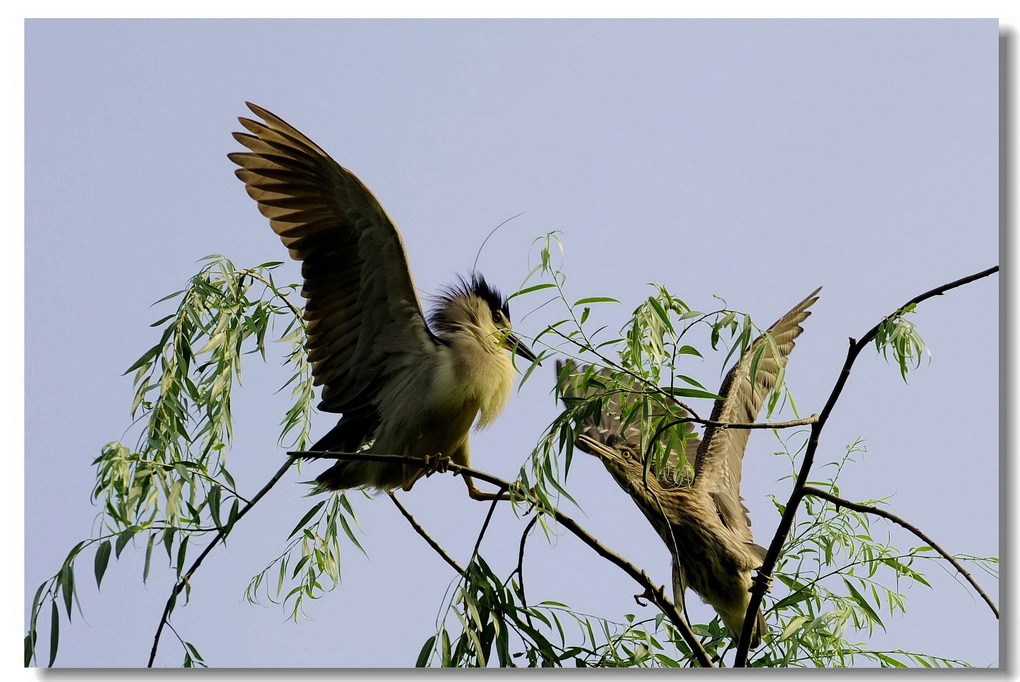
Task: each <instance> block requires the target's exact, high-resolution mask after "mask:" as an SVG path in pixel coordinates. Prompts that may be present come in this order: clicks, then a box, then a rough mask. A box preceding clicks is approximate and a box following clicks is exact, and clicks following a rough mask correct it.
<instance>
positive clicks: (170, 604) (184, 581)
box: [145, 461, 293, 668]
mask: <svg viewBox="0 0 1020 682" xmlns="http://www.w3.org/2000/svg"><path fill="white" fill-rule="evenodd" d="M292 464H293V461H288V462H287V463H286V464H284V465H283V466H282V467H280V469H279V470H278V471H277V472H276V473H275V474H273V477H272V478H271V479H269V482H268V483H266V484H265V485H264V486H263V487H262V490H260V491H259V492H258V493H257V494H256V495H255V497H253V498H251V501H250V502H248V504H246V505H245V506H244V507H242V508H241V510H240V511H238V513H237V516H236V517H235V518H234V523H237V522H238V521H240V520H241V518H242V517H243V516H244V515H245V514H247V513H248V512H249V511H250V510H251V508H252V507H254V506H255V505H256V504H258V501H259V500H261V499H262V498H263V497H264V496H265V494H266V493H268V492H269V491H270V490H271V489H272V488H273V486H274V485H276V483H277V481H279V480H280V479H281V478H283V475H284V474H285V473H287V470H288V469H290V467H291V465H292ZM231 528H233V524H230V525H229V526H224V527H223V528H221V529H220V532H219V533H217V534H216V537H214V538H213V539H212V541H211V542H210V543H209V544H208V545H207V546H206V548H205V549H204V550H203V551H202V553H201V554H199V555H198V558H197V559H195V562H194V563H193V564H191V568H189V569H188V572H187V573H185V574H184V575H183V576H182V577H181V579H180V580H179V581H178V582H177V585H176V586H174V589H173V591H172V592H171V593H170V598H169V599H167V601H166V606H165V607H164V608H163V616H162V617H161V618H160V619H159V627H157V628H156V636H155V637H153V640H152V651H151V652H149V662H148V664H147V665H146V666H145V667H147V668H151V667H152V663H153V661H155V660H156V650H157V649H158V648H159V638H160V635H162V634H163V628H164V627H165V626H166V625H167V623H168V622H169V619H170V612H171V611H173V608H174V604H175V603H176V602H177V595H179V594H180V593H181V592H182V591H183V590H184V588H185V587H187V585H188V581H189V580H191V576H192V575H194V574H195V571H197V570H198V567H199V566H201V565H202V561H204V560H205V558H206V557H207V556H208V555H209V553H210V552H211V551H212V550H213V548H214V547H216V545H217V544H219V542H220V541H221V540H222V539H223V538H225V537H226V536H227V533H229V532H230V529H231Z"/></svg>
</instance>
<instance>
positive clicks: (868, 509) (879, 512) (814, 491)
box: [801, 486, 999, 618]
mask: <svg viewBox="0 0 1020 682" xmlns="http://www.w3.org/2000/svg"><path fill="white" fill-rule="evenodd" d="M801 495H802V496H803V495H812V496H814V497H820V498H821V499H823V500H828V501H829V502H831V503H833V504H834V505H836V506H837V507H844V508H846V509H852V510H854V511H857V512H862V513H865V514H874V515H875V516H881V517H882V518H884V519H889V520H890V521H892V522H893V523H895V524H898V525H900V526H902V527H903V528H906V529H907V530H909V531H910V532H911V533H913V534H914V535H916V536H917V537H919V538H920V539H921V540H922V541H923V542H924V543H925V544H927V545H928V546H929V547H931V548H932V549H934V550H935V551H936V552H938V553H939V554H941V555H942V558H943V559H945V560H946V561H948V562H949V563H951V564H952V565H953V568H955V569H956V570H957V571H959V572H960V575H962V576H963V577H964V578H965V579H966V580H967V582H969V583H970V585H971V587H973V588H974V590H975V591H976V592H977V593H978V594H979V595H981V598H982V599H984V600H985V603H986V604H988V607H989V608H990V609H991V610H992V613H994V614H995V617H996V618H998V617H999V607H997V606H996V605H995V602H993V601H992V599H991V597H989V596H988V595H987V594H986V593H985V591H984V590H983V589H981V586H980V585H978V584H977V581H976V580H974V578H973V576H971V574H970V573H969V572H968V571H967V569H965V568H964V567H963V565H962V564H960V562H958V561H957V560H956V558H955V557H953V556H952V555H951V554H950V553H949V552H947V551H946V550H944V549H942V548H941V547H939V545H938V544H936V542H935V541H934V540H932V539H931V538H930V537H928V535H927V534H926V533H925V532H924V531H922V530H921V529H920V528H918V527H917V526H914V525H913V524H910V523H907V522H906V521H904V520H903V519H901V518H900V517H898V516H896V515H895V514H891V513H890V512H887V511H885V510H884V509H880V508H878V507H873V506H871V505H867V504H860V503H857V502H850V501H849V500H845V499H843V498H842V497H837V496H836V495H833V494H832V493H828V492H826V491H824V490H820V489H818V488H815V487H812V486H805V487H804V488H801Z"/></svg>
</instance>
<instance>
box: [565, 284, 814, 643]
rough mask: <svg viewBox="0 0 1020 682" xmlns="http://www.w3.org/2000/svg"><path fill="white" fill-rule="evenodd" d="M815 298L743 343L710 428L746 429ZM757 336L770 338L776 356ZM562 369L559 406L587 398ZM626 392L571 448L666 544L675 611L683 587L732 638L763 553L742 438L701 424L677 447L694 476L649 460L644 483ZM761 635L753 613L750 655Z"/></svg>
mask: <svg viewBox="0 0 1020 682" xmlns="http://www.w3.org/2000/svg"><path fill="white" fill-rule="evenodd" d="M819 291H820V288H819V289H816V290H815V291H814V292H812V293H811V295H810V296H808V297H807V298H806V299H804V300H803V301H801V302H800V303H798V304H797V305H796V307H794V308H793V310H791V311H790V312H788V313H786V314H785V315H783V317H781V318H780V319H779V321H777V322H776V323H775V324H773V325H772V326H771V327H770V328H769V329H768V331H766V332H765V333H764V334H762V335H761V336H759V337H758V338H757V339H756V340H755V341H754V343H753V344H751V347H750V348H749V349H748V350H747V351H746V352H745V353H744V355H743V356H742V357H741V359H740V360H739V361H738V362H737V364H736V365H735V366H734V367H733V368H732V369H731V370H730V371H729V373H728V374H727V375H726V378H725V379H724V381H723V384H722V388H720V389H719V395H720V396H722V398H723V399H722V400H717V401H716V402H715V407H714V409H713V410H712V417H711V420H712V421H714V422H723V423H727V422H728V423H731V424H732V423H745V424H746V423H752V422H754V421H755V419H757V418H758V413H759V412H760V411H761V408H762V405H763V404H764V401H765V399H766V398H767V396H768V394H769V392H770V391H771V390H772V388H773V386H775V384H776V380H777V376H778V374H779V372H780V369H781V368H783V367H785V366H786V361H787V356H789V354H790V351H792V350H793V347H794V339H796V338H797V336H799V335H800V333H801V331H802V330H801V327H800V323H801V322H803V321H804V320H805V319H806V318H807V317H808V315H810V314H811V313H810V312H808V310H807V309H808V308H809V307H811V305H812V304H813V303H814V302H815V301H816V300H818V296H817V294H818V292H819ZM766 334H767V335H770V336H771V337H772V339H773V341H774V342H775V346H774V348H775V349H776V350H778V354H777V353H776V352H775V351H774V350H773V346H772V344H770V343H769V342H768V340H767V339H766V338H765V337H766ZM755 357H757V358H758V360H757V367H756V368H755V371H754V375H753V378H752V364H753V363H754V361H755V360H754V359H755ZM562 367H563V366H562V365H559V366H558V367H557V370H558V372H559V376H560V377H561V381H562V382H563V383H561V386H563V388H564V390H563V395H564V398H565V399H566V400H568V401H571V400H574V399H577V398H584V397H586V396H590V395H591V394H592V391H593V389H591V388H589V389H588V391H587V393H586V395H579V393H580V379H579V374H577V373H575V372H574V370H573V369H571V370H570V371H568V372H567V373H565V374H564V373H563V372H562ZM600 390H601V389H600ZM636 390H639V391H640V390H642V389H641V388H640V387H638V388H637V389H636ZM602 392H603V393H604V392H605V391H604V390H602ZM627 395H628V394H627V392H626V391H624V392H615V393H614V394H613V395H612V397H610V398H609V399H608V400H607V401H606V402H605V405H604V407H603V411H602V418H601V421H600V422H599V423H598V424H596V423H594V420H587V421H586V422H585V423H584V424H582V429H583V430H582V433H581V434H580V435H579V436H578V437H577V441H576V444H577V446H578V447H579V448H580V449H581V450H583V451H585V452H587V453H589V454H592V455H595V456H596V457H598V458H599V459H600V460H601V461H602V463H603V464H604V465H605V467H606V469H607V470H608V471H609V473H610V474H611V475H612V476H613V478H614V479H615V480H616V482H617V483H618V484H619V485H620V487H621V488H623V489H624V490H625V491H626V492H627V493H628V494H629V495H630V497H631V499H632V500H633V501H634V503H635V504H636V505H637V506H638V508H640V509H641V511H642V512H643V513H644V515H645V517H646V518H647V519H648V521H649V522H650V523H651V524H652V526H653V527H654V528H655V530H656V532H657V533H658V534H659V536H660V537H661V538H662V540H663V542H665V543H666V546H667V547H668V548H669V551H670V554H671V555H672V557H673V595H674V601H675V602H676V603H677V604H678V605H680V604H682V603H683V593H684V589H685V587H690V588H691V589H693V590H694V591H695V592H696V593H697V594H698V595H700V596H701V598H702V599H703V600H704V601H705V602H706V603H708V604H710V605H711V606H712V607H713V608H714V609H715V610H716V612H717V613H718V614H719V616H720V617H721V618H722V621H723V624H724V625H725V626H726V628H727V630H729V632H730V635H731V636H732V638H733V639H734V641H736V639H737V638H738V637H739V636H740V631H741V628H742V627H743V622H744V616H745V614H746V613H747V607H748V602H749V600H750V593H749V592H748V590H749V589H750V587H751V571H753V570H754V569H756V568H758V567H759V566H761V564H762V561H763V559H764V558H765V550H764V548H762V547H760V546H759V545H756V544H754V542H753V537H752V535H751V520H750V518H749V517H748V514H747V508H746V507H744V505H743V503H742V501H741V499H742V498H741V497H740V473H741V464H742V461H743V457H744V450H745V449H746V448H747V440H748V436H749V435H750V431H749V430H747V429H728V428H719V427H715V426H706V427H705V431H704V434H703V438H702V439H701V440H699V439H697V438H696V437H693V436H690V437H688V438H687V439H686V442H685V448H686V453H685V454H686V456H687V459H688V460H689V461H690V462H692V463H693V465H694V471H693V476H690V475H684V474H680V475H678V474H677V471H676V469H675V467H676V466H677V463H678V461H679V457H678V456H677V453H676V452H675V451H673V452H671V453H670V456H669V461H668V463H667V464H666V466H665V468H664V469H663V470H662V471H657V470H656V468H655V466H654V462H653V463H652V466H651V467H650V470H649V475H647V476H646V475H645V463H644V453H643V452H642V451H641V447H640V445H639V443H640V440H641V435H640V426H639V425H638V424H633V423H632V424H630V425H627V424H624V423H623V422H622V420H621V418H620V416H619V415H620V413H621V408H622V407H623V404H622V403H621V401H626V400H628V397H627ZM674 428H687V425H684V426H683V427H681V426H676V427H674ZM765 632H766V625H765V620H764V618H763V617H762V614H761V611H759V612H758V614H757V621H756V625H755V628H754V632H753V635H752V639H751V647H752V648H755V647H757V646H759V645H760V644H761V639H762V635H763V634H764V633H765Z"/></svg>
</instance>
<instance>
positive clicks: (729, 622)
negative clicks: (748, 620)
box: [719, 609, 768, 649]
mask: <svg viewBox="0 0 1020 682" xmlns="http://www.w3.org/2000/svg"><path fill="white" fill-rule="evenodd" d="M744 613H745V612H744V611H741V612H740V614H739V617H736V618H727V615H729V614H724V613H723V612H722V611H719V615H720V616H722V619H723V624H724V625H725V626H726V629H727V630H729V633H730V637H732V638H733V643H734V645H735V644H736V643H737V640H739V639H740V631H741V629H742V628H743V627H744ZM766 632H768V625H767V624H766V623H765V616H764V615H762V612H761V609H758V615H757V617H756V618H755V621H754V630H752V631H751V643H750V648H751V649H757V648H758V647H759V646H761V640H762V637H763V636H764V634H765V633H766Z"/></svg>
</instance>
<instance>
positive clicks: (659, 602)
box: [287, 450, 712, 668]
mask: <svg viewBox="0 0 1020 682" xmlns="http://www.w3.org/2000/svg"><path fill="white" fill-rule="evenodd" d="M287 456H288V457H290V458H291V459H292V460H293V459H298V458H301V459H336V460H345V461H360V462H389V463H393V464H418V465H421V464H422V459H421V458H420V457H408V456H403V455H378V454H375V453H371V452H327V451H323V450H308V451H301V452H288V453H287ZM447 471H448V472H450V473H453V474H454V475H456V474H461V475H465V476H470V477H471V478H474V479H478V480H481V481H485V482H487V483H491V484H492V485H495V486H497V487H499V488H501V489H502V490H517V491H518V493H519V494H522V496H523V497H524V498H525V499H528V501H530V502H532V503H533V504H536V509H537V510H538V511H539V512H540V513H542V514H546V515H547V516H552V517H553V518H555V519H556V521H557V522H558V523H559V524H560V525H561V526H563V527H564V528H566V529H567V530H569V531H570V532H571V533H573V535H574V536H575V537H577V538H578V539H579V540H580V541H581V542H583V543H584V544H586V545H588V546H589V547H591V548H592V549H593V550H594V551H595V553H596V554H598V555H599V556H601V557H602V558H603V559H606V560H607V561H609V562H610V563H612V564H614V565H615V566H617V567H618V568H620V569H621V570H622V571H623V572H624V573H626V574H627V575H629V576H630V577H631V578H632V579H633V580H634V581H635V582H636V583H638V584H639V585H640V586H641V587H643V588H644V590H645V593H646V596H647V598H648V599H649V601H651V602H652V603H654V604H655V605H656V606H657V607H658V608H659V610H660V611H662V612H663V613H664V614H665V615H666V617H667V618H668V619H669V620H670V622H671V623H672V624H673V627H675V628H676V629H677V631H678V632H679V633H680V635H681V636H682V637H683V638H684V641H686V642H687V644H688V646H690V647H691V651H692V652H693V653H694V657H695V659H696V660H697V661H698V663H699V665H701V666H703V667H706V668H710V667H712V661H711V659H710V658H709V657H708V654H707V653H705V649H704V647H702V646H701V642H700V641H699V640H698V637H697V635H695V634H694V631H693V630H692V629H691V626H690V625H689V624H688V623H687V620H686V619H685V618H684V617H683V615H682V614H681V613H680V612H679V611H678V610H677V608H676V605H675V604H673V602H672V601H671V600H670V599H669V597H667V596H666V593H665V591H664V590H663V588H662V586H661V585H656V584H655V582H653V581H652V579H651V578H650V577H649V576H648V574H647V573H645V572H644V571H643V570H641V569H639V568H638V567H636V566H634V564H632V563H630V562H629V561H627V560H626V559H624V558H623V557H622V556H620V555H619V554H617V553H616V552H614V551H613V550H611V549H609V548H608V547H606V546H605V545H604V544H602V542H601V541H600V540H599V539H598V538H596V537H595V536H593V535H592V534H591V533H589V532H588V531H586V530H585V529H584V528H582V527H581V526H580V525H578V523H577V522H576V521H574V520H573V519H572V518H570V517H569V516H567V515H566V514H564V513H563V512H561V511H560V510H558V509H547V508H545V507H542V506H541V505H540V504H538V500H537V498H534V497H533V496H532V495H531V494H530V492H528V491H523V490H522V489H521V488H520V486H514V485H513V484H512V483H510V482H509V481H505V480H503V479H501V478H499V477H498V476H493V475H492V474H487V473H485V472H484V471H478V470H477V469H472V468H470V467H466V466H461V465H460V464H454V463H453V462H451V463H450V464H449V466H448V467H447ZM497 501H499V500H498V499H497V500H493V506H492V507H491V508H490V510H489V516H491V514H492V510H493V509H495V503H496V502H497ZM487 525H488V517H487V518H486V523H485V525H483V527H482V531H481V533H479V537H478V540H477V541H476V543H475V549H476V551H477V547H478V544H479V543H480V542H481V537H482V535H483V534H484V532H485V528H486V526H487ZM473 556H474V555H473V554H472V557H473Z"/></svg>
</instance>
